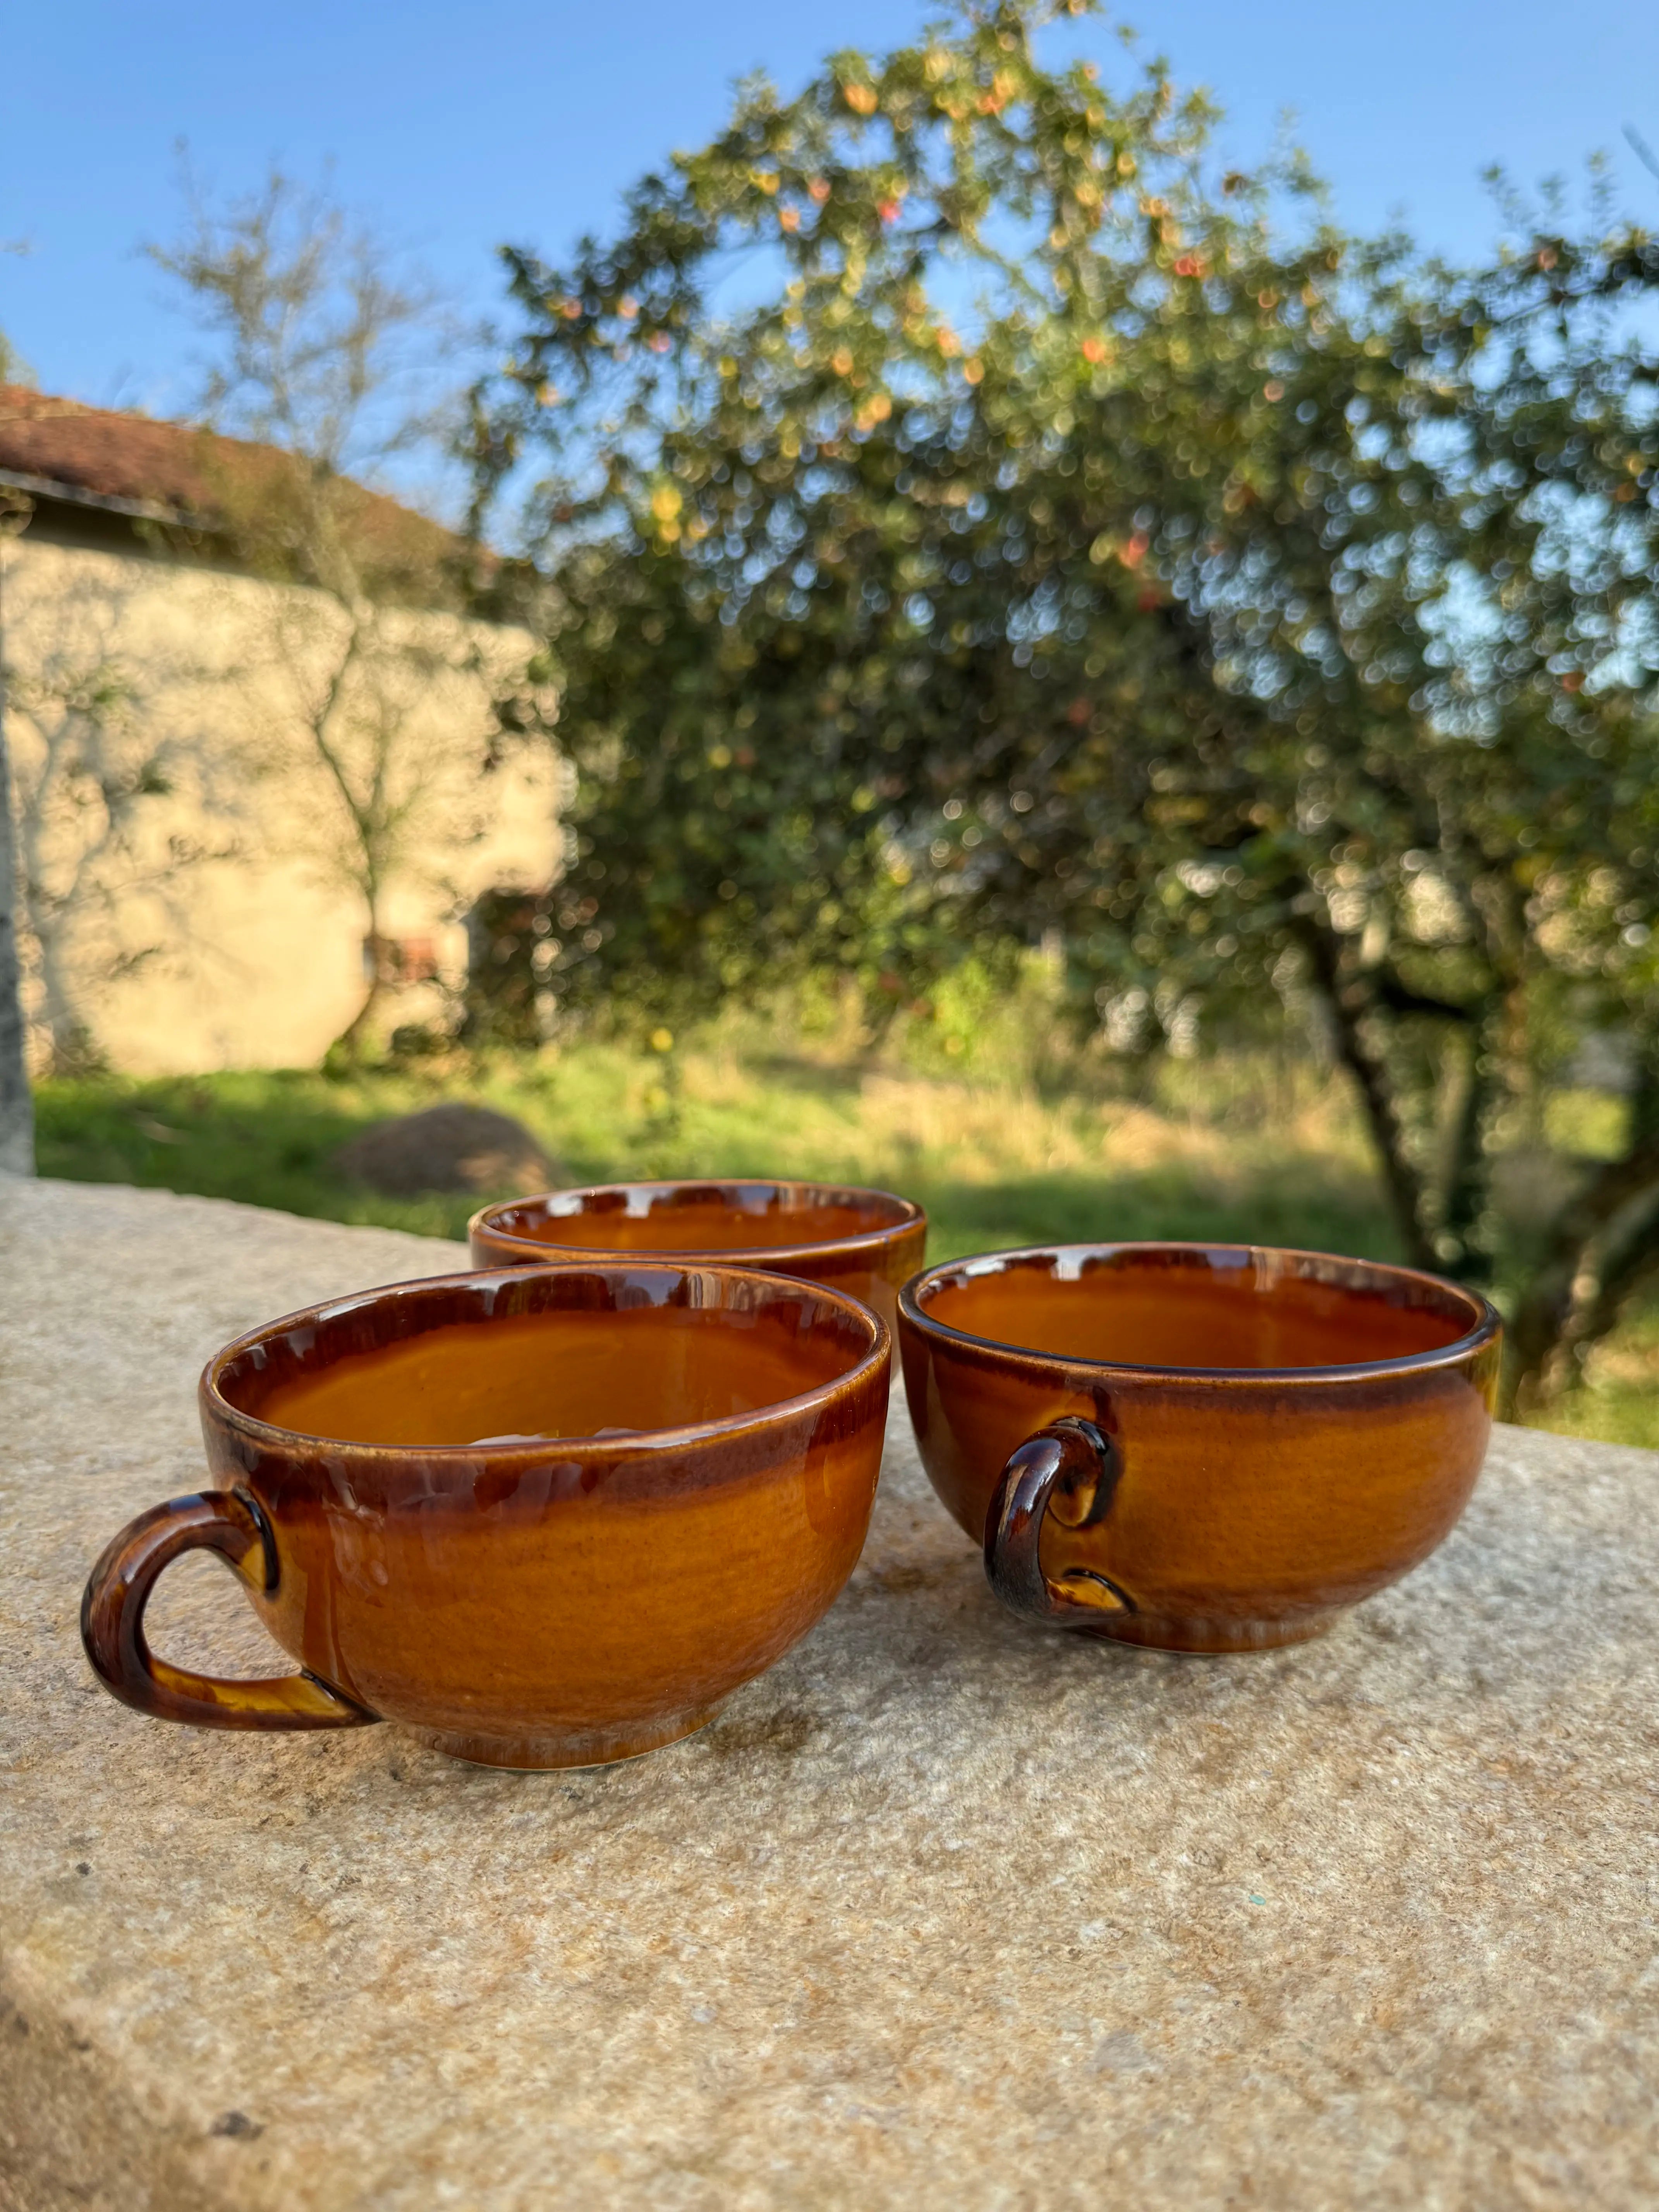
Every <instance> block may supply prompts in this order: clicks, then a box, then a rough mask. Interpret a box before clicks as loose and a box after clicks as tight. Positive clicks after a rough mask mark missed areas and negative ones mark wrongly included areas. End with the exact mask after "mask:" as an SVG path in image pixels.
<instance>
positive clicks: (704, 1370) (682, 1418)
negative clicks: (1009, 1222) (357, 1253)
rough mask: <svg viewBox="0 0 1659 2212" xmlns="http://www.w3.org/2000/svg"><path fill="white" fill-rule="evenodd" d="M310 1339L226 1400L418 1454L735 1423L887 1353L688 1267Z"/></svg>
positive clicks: (403, 1310)
mask: <svg viewBox="0 0 1659 2212" xmlns="http://www.w3.org/2000/svg"><path fill="white" fill-rule="evenodd" d="M440 1291H441V1293H442V1295H441V1297H440V1296H439V1295H437V1293H439V1292H440ZM422 1292H425V1293H427V1295H425V1296H424V1297H423V1296H422ZM313 1329H314V1330H319V1331H320V1333H321V1335H322V1341H321V1343H320V1345H319V1346H317V1347H316V1350H313V1351H310V1352H307V1347H306V1346H301V1345H300V1344H298V1343H295V1344H294V1345H293V1346H290V1347H289V1358H286V1359H285V1358H283V1343H284V1340H283V1339H280V1338H279V1339H276V1340H266V1342H265V1343H264V1344H263V1345H262V1346H259V1347H258V1356H257V1357H256V1354H255V1352H252V1351H250V1352H246V1353H243V1354H242V1355H240V1357H238V1358H234V1359H233V1360H232V1361H230V1362H229V1363H228V1364H227V1365H226V1366H225V1367H224V1368H222V1370H220V1372H219V1374H218V1376H216V1386H217V1389H218V1391H219V1394H220V1395H221V1396H222V1397H223V1398H224V1399H225V1401H227V1402H228V1404H229V1405H230V1406H232V1407H234V1408H235V1409H236V1410H237V1411H238V1412H240V1413H246V1414H249V1415H252V1417H253V1418H254V1419H258V1420H260V1421H263V1422H264V1423H266V1424H268V1425H270V1426H271V1427H274V1428H279V1429H283V1430H286V1431H290V1432H295V1433H298V1434H300V1435H303V1436H308V1437H321V1438H325V1439H328V1440H331V1441H334V1442H338V1443H361V1444H379V1445H392V1446H404V1447H410V1448H413V1449H441V1448H444V1447H446V1446H457V1445H479V1444H513V1443H536V1442H540V1441H544V1440H546V1439H550V1438H556V1437H605V1436H613V1437H614V1436H621V1435H626V1434H629V1433H631V1432H636V1431H661V1430H665V1429H680V1428H687V1427H692V1426H696V1425H702V1424H706V1423H709V1422H717V1421H723V1420H728V1419H734V1418H738V1417H740V1416H743V1415H745V1414H750V1413H757V1412H758V1411H760V1410H761V1409H763V1408H764V1407H769V1406H775V1405H780V1404H782V1403H784V1402H786V1401H788V1400H790V1399H793V1398H798V1397H801V1396H803V1395H806V1394H808V1393H810V1392H811V1391H813V1390H816V1389H821V1388H822V1387H823V1386H824V1385H826V1384H828V1383H834V1382H836V1381H838V1380H839V1379H840V1378H841V1377H842V1376H845V1375H848V1374H849V1373H851V1372H852V1370H854V1368H856V1367H857V1366H859V1365H860V1364H861V1363H862V1362H863V1361H864V1360H865V1359H866V1358H869V1357H870V1356H871V1355H872V1352H873V1351H874V1350H875V1349H876V1347H877V1346H878V1344H879V1343H880V1341H881V1340H882V1339H881V1332H880V1328H879V1324H872V1322H870V1321H869V1319H868V1317H867V1316H864V1315H862V1314H861V1312H860V1310H859V1309H857V1308H856V1307H854V1305H853V1304H851V1302H850V1301H848V1300H844V1299H841V1298H838V1297H835V1296H834V1295H833V1294H828V1293H823V1292H818V1291H814V1290H811V1289H810V1288H808V1287H806V1286H805V1285H799V1284H793V1283H786V1282H785V1281H784V1280H783V1279H781V1278H774V1277H765V1276H756V1275H750V1274H747V1273H742V1272H739V1271H737V1270H732V1271H720V1272H714V1271H703V1270H691V1269H684V1268H678V1267H667V1268H660V1269H652V1268H644V1267H641V1268H629V1269H606V1270H604V1271H603V1272H599V1271H591V1272H590V1271H588V1270H586V1269H585V1268H580V1267H577V1268H568V1269H548V1270H544V1271H538V1270H525V1271H516V1270H513V1271H504V1272H502V1273H495V1272H490V1273H481V1274H477V1275H474V1276H469V1277H465V1278H460V1279H455V1278H449V1279H445V1280H444V1281H443V1282H442V1283H441V1284H439V1283H434V1284H432V1285H413V1286H410V1287H409V1288H399V1287H394V1288H393V1289H392V1290H390V1291H384V1292H381V1293H379V1294H378V1295H377V1296H376V1297H374V1298H373V1299H369V1300H364V1301H362V1302H359V1303H357V1304H354V1305H353V1306H351V1307H350V1308H349V1309H348V1310H345V1311H341V1310H335V1311H333V1312H331V1313H325V1315H324V1316H323V1317H322V1319H321V1321H320V1322H316V1323H313V1324H311V1325H310V1328H308V1329H307V1332H306V1333H307V1334H311V1333H312V1330H313ZM318 1352H320V1354H321V1358H320V1360H319V1358H318V1356H317V1353H318Z"/></svg>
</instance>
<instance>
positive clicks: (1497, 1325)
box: [898, 1237, 1504, 1390]
mask: <svg viewBox="0 0 1659 2212" xmlns="http://www.w3.org/2000/svg"><path fill="white" fill-rule="evenodd" d="M1134 1252H1237V1253H1240V1254H1243V1255H1248V1256H1249V1258H1250V1259H1251V1260H1255V1261H1260V1260H1263V1259H1266V1260H1274V1261H1284V1260H1293V1261H1294V1260H1311V1261H1324V1262H1327V1263H1334V1264H1335V1265H1337V1266H1339V1267H1362V1268H1368V1269H1370V1270H1371V1271H1372V1272H1373V1273H1376V1274H1379V1275H1387V1276H1391V1277H1393V1278H1395V1279H1397V1280H1403V1281H1407V1282H1414V1283H1421V1284H1424V1285H1428V1286H1431V1288H1433V1289H1434V1290H1437V1291H1445V1292H1449V1294H1450V1295H1451V1296H1452V1297H1455V1298H1458V1299H1461V1300H1462V1301H1463V1302H1464V1303H1465V1304H1467V1305H1468V1306H1469V1307H1470V1308H1471V1309H1472V1310H1473V1311H1474V1316H1475V1320H1474V1326H1473V1328H1469V1329H1467V1330H1466V1331H1465V1332H1464V1333H1463V1334H1462V1336H1459V1337H1457V1338H1455V1339H1454V1340H1453V1341H1452V1342H1451V1343H1449V1344H1443V1345H1437V1346H1433V1347H1432V1348H1431V1350H1429V1351H1427V1352H1407V1353H1406V1354H1405V1355H1404V1356H1403V1357H1402V1358H1397V1359H1364V1360H1354V1361H1347V1362H1343V1363H1341V1364H1332V1365H1325V1366H1319V1367H1167V1366H1141V1365H1137V1364H1134V1363H1133V1362H1132V1361H1129V1360H1114V1359H1089V1358H1083V1357H1080V1356H1079V1355H1078V1354H1076V1353H1073V1352H1045V1351H1044V1350H1043V1349H1042V1347H1041V1346H1037V1345H1021V1344H1014V1343H1012V1342H1010V1341H1009V1340H1007V1339H1006V1338H1004V1337H995V1336H977V1335H975V1334H973V1332H972V1331H971V1330H969V1329H964V1328H952V1327H951V1323H950V1322H945V1321H939V1320H938V1319H936V1318H935V1317H934V1316H932V1315H930V1314H929V1313H928V1312H927V1310H925V1308H923V1307H922V1306H921V1304H919V1303H918V1301H919V1299H920V1297H921V1294H922V1293H923V1292H924V1291H927V1288H928V1287H929V1285H932V1284H933V1283H934V1282H936V1281H937V1280H939V1278H941V1277H943V1276H945V1275H949V1274H952V1273H959V1272H961V1271H962V1270H963V1269H973V1270H974V1271H975V1272H976V1273H985V1274H988V1273H1002V1272H1004V1271H1005V1269H1006V1263H1007V1262H1008V1261H1022V1260H1037V1259H1044V1258H1047V1257H1049V1256H1050V1255H1052V1256H1054V1258H1060V1257H1061V1256H1062V1255H1073V1254H1075V1255H1078V1256H1079V1258H1081V1257H1083V1256H1085V1255H1088V1256H1091V1257H1103V1256H1107V1255H1115V1254H1118V1253H1134ZM898 1314H899V1322H900V1326H901V1328H904V1327H907V1326H908V1328H914V1329H915V1330H917V1331H918V1332H919V1333H920V1334H922V1335H924V1336H931V1337H935V1338H939V1339H943V1340H945V1341H946V1342H948V1343H951V1344H959V1345H963V1346H971V1347H972V1348H973V1350H974V1352H975V1353H977V1354H980V1355H983V1354H986V1353H989V1354H990V1355H992V1356H993V1357H994V1358H998V1359H1007V1360H1011V1361H1026V1360H1031V1359H1040V1360H1047V1361H1048V1362H1049V1363H1050V1364H1053V1365H1055V1366H1062V1367H1065V1368H1067V1369H1070V1370H1073V1371H1076V1370H1085V1371H1087V1372H1088V1373H1090V1374H1097V1375H1108V1376H1109V1375H1122V1376H1132V1377H1133V1378H1135V1379H1137V1380H1139V1381H1152V1382H1158V1383H1210V1384H1217V1383H1225V1384H1227V1385H1229V1386H1230V1387H1232V1388H1236V1389H1237V1388H1243V1387H1246V1386H1249V1385H1267V1386H1270V1387H1271V1388H1272V1389H1275V1390H1283V1389H1286V1388H1289V1387H1291V1386H1293V1385H1301V1386H1304V1387H1306V1388H1309V1389H1315V1388H1322V1389H1323V1388H1328V1387H1329V1386H1330V1385H1331V1384H1333V1383H1364V1382H1368V1381H1370V1380H1373V1379H1379V1380H1380V1379H1383V1378H1386V1377H1389V1376H1401V1375H1419V1374H1427V1373H1431V1372H1432V1371H1433V1370H1435V1369H1437V1368H1441V1367H1455V1366H1461V1365H1462V1364H1463V1363H1464V1362H1465V1361H1466V1360H1467V1359H1468V1358H1469V1357H1470V1355H1471V1354H1472V1353H1474V1352H1481V1351H1484V1350H1485V1349H1486V1346H1488V1345H1490V1344H1492V1343H1494V1342H1496V1341H1497V1340H1498V1337H1499V1336H1500V1335H1501V1334H1502V1332H1503V1327H1504V1317H1503V1316H1502V1315H1501V1314H1500V1313H1499V1312H1498V1309H1497V1307H1496V1306H1494V1305H1493V1304H1492V1300H1491V1299H1490V1298H1487V1297H1483V1296H1482V1295H1481V1293H1480V1291H1472V1290H1470V1289H1468V1286H1467V1285H1464V1284H1462V1283H1454V1282H1450V1281H1449V1280H1448V1279H1446V1278H1445V1277H1444V1276H1443V1275H1432V1274H1430V1273H1428V1271H1427V1270H1426V1269H1425V1268H1422V1267H1403V1266H1401V1265H1399V1264H1398V1263H1397V1262H1395V1261H1391V1260H1360V1259H1356V1258H1354V1257H1353V1255H1352V1254H1348V1253H1342V1252H1317V1251H1308V1250H1304V1249H1302V1248H1301V1247H1299V1246H1297V1245H1281V1244H1230V1243H1225V1242H1224V1241H1222V1240H1221V1239H1219V1238H1200V1237H1136V1238H1127V1239H1125V1240H1123V1241H1122V1242H1121V1243H1112V1242H1105V1243H1053V1244H1019V1245H1012V1246H1010V1247H1009V1248H1008V1249H1006V1250H1005V1251H998V1252H970V1253H965V1254H964V1255H963V1256H962V1257H961V1258H960V1259H957V1260H940V1261H935V1262H934V1264H933V1266H932V1267H923V1268H921V1269H920V1270H918V1272H917V1273H915V1274H914V1275H912V1276H911V1278H910V1279H909V1281H908V1282H907V1283H906V1284H905V1285H903V1286H902V1289H901V1290H900V1291H899V1294H898Z"/></svg>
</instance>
